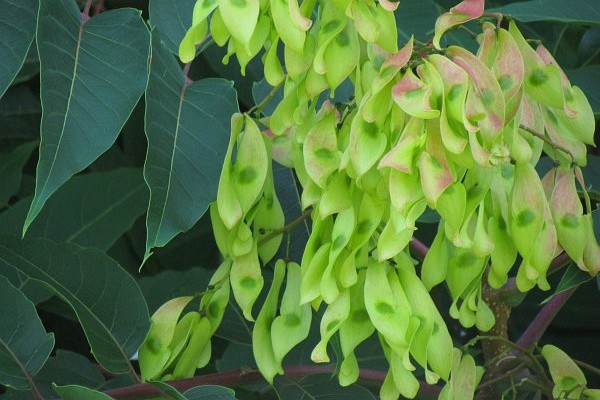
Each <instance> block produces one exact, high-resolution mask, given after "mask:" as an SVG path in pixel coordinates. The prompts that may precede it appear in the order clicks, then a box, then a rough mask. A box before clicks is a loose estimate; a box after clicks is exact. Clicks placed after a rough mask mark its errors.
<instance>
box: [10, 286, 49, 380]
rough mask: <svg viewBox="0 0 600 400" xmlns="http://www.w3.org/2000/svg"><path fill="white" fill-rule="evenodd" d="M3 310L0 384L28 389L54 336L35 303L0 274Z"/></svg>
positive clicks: (46, 356)
mask: <svg viewBox="0 0 600 400" xmlns="http://www.w3.org/2000/svg"><path fill="white" fill-rule="evenodd" d="M0 311H2V320H3V323H2V329H1V330H0V356H1V357H2V363H1V370H0V383H1V384H2V385H5V386H8V387H12V388H15V389H19V390H25V389H29V387H30V381H31V379H32V376H33V375H35V374H37V373H38V371H39V370H40V369H41V368H42V366H43V365H44V363H45V362H46V360H47V359H48V356H50V352H52V349H53V348H54V335H53V334H52V333H46V330H45V329H44V326H43V325H42V321H40V318H39V317H38V315H37V312H36V310H35V306H34V305H33V303H31V302H30V301H29V300H28V299H27V297H25V295H24V294H23V293H22V292H21V291H20V290H19V289H17V288H16V287H14V286H13V285H12V284H11V283H10V282H9V281H8V280H7V279H6V278H5V277H4V276H0Z"/></svg>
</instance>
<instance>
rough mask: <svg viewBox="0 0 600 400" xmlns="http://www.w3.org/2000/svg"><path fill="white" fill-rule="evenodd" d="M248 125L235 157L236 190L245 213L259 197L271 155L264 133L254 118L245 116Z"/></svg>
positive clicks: (241, 137) (240, 139)
mask: <svg viewBox="0 0 600 400" xmlns="http://www.w3.org/2000/svg"><path fill="white" fill-rule="evenodd" d="M245 123H246V126H245V128H244V131H243V132H242V133H241V134H240V137H239V140H238V151H237V155H236V158H235V171H234V174H233V176H234V178H233V180H234V182H235V183H234V185H235V192H236V194H237V197H238V199H239V202H240V206H241V208H242V211H243V213H244V214H246V213H248V211H249V210H250V208H251V207H252V206H253V205H254V203H255V202H256V200H257V199H258V197H259V195H260V193H261V192H262V190H263V186H264V184H265V179H266V177H267V172H268V169H269V161H270V157H269V154H268V152H267V148H266V146H265V141H264V139H263V135H262V133H260V130H259V129H258V126H257V125H256V123H255V122H254V121H253V120H252V118H250V117H248V116H246V117H245Z"/></svg>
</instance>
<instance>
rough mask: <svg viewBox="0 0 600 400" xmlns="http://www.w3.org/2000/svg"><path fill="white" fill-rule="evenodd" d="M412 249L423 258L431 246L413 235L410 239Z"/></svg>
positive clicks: (418, 256) (417, 255)
mask: <svg viewBox="0 0 600 400" xmlns="http://www.w3.org/2000/svg"><path fill="white" fill-rule="evenodd" d="M410 249H411V250H412V252H413V254H414V255H415V256H416V257H417V258H418V259H420V260H423V259H424V258H425V256H426V255H427V252H428V251H429V247H427V246H426V245H425V244H424V243H423V242H421V241H420V240H419V239H417V238H416V237H413V238H412V240H411V241H410Z"/></svg>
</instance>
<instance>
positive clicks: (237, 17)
mask: <svg viewBox="0 0 600 400" xmlns="http://www.w3.org/2000/svg"><path fill="white" fill-rule="evenodd" d="M218 2H219V11H220V13H221V18H222V20H223V24H224V25H225V26H226V27H227V30H228V31H229V32H231V36H232V37H233V38H234V39H235V40H237V41H238V42H240V43H241V44H242V45H243V46H244V47H245V48H246V50H247V51H248V52H250V50H249V49H248V47H249V44H250V39H251V38H252V34H253V33H254V30H255V29H256V25H257V23H258V15H259V12H260V4H259V0H244V1H238V0H218ZM240 50H241V49H240Z"/></svg>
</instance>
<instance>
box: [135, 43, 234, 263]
mask: <svg viewBox="0 0 600 400" xmlns="http://www.w3.org/2000/svg"><path fill="white" fill-rule="evenodd" d="M152 46H153V47H152V48H153V53H152V62H151V64H150V79H149V81H148V88H147V90H146V116H145V128H146V129H145V130H146V136H147V139H148V152H147V155H146V162H145V164H144V177H145V179H146V182H147V184H148V187H149V188H150V203H149V205H148V214H147V216H146V228H147V238H146V253H145V255H144V258H145V259H147V258H148V257H149V256H150V252H151V251H152V249H153V248H154V247H162V246H165V245H166V244H167V243H168V242H169V241H170V240H172V239H173V238H174V237H175V236H176V235H177V234H179V233H180V232H184V231H187V230H188V229H190V228H191V227H192V226H194V224H195V223H196V222H198V220H199V219H200V217H202V215H203V214H204V213H205V212H206V210H207V209H208V206H209V204H210V203H211V202H212V201H214V200H215V198H216V197H217V191H218V189H217V186H218V182H219V181H218V177H219V174H220V170H219V168H218V166H220V165H222V164H223V161H224V158H225V153H226V150H227V139H228V131H229V119H230V115H232V114H233V113H235V112H236V111H237V110H238V106H237V96H236V93H235V90H234V89H233V87H232V84H231V82H228V81H225V80H222V79H204V80H201V81H197V82H193V83H191V84H190V83H187V82H186V81H185V79H186V78H185V77H184V75H183V72H182V71H181V68H180V67H179V65H178V64H177V62H176V60H175V58H174V57H173V56H172V54H170V53H169V51H168V50H167V48H166V47H165V46H164V45H162V43H161V41H160V37H159V36H158V34H157V33H156V32H154V33H153V37H152ZM230 201H233V200H230Z"/></svg>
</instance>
